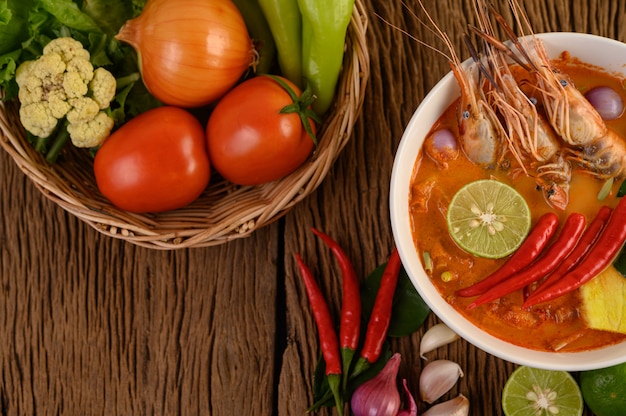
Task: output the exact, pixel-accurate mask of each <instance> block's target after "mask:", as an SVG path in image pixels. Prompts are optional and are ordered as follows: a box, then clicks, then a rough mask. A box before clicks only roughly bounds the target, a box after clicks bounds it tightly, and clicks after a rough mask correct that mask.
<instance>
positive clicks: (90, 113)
mask: <svg viewBox="0 0 626 416" xmlns="http://www.w3.org/2000/svg"><path fill="white" fill-rule="evenodd" d="M70 104H71V105H72V109H71V110H70V111H68V112H67V121H69V123H70V124H81V123H85V122H87V121H89V120H93V118H94V117H95V116H96V114H98V113H99V112H100V106H98V103H97V102H96V101H95V100H93V99H91V98H89V97H81V98H74V99H71V100H70Z"/></svg>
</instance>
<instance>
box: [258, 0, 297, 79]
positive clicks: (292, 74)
mask: <svg viewBox="0 0 626 416" xmlns="http://www.w3.org/2000/svg"><path fill="white" fill-rule="evenodd" d="M258 2H259V5H260V6H261V10H263V14H264V15H265V19H266V20H267V23H268V24H269V27H270V30H271V32H272V35H273V36H274V42H275V43H276V51H277V54H278V66H279V67H280V70H281V72H282V75H283V76H284V77H285V78H287V79H288V80H289V81H291V82H293V83H294V84H296V85H297V86H298V87H299V88H302V86H303V85H302V16H301V15H300V10H299V9H298V3H296V1H295V0H258Z"/></svg>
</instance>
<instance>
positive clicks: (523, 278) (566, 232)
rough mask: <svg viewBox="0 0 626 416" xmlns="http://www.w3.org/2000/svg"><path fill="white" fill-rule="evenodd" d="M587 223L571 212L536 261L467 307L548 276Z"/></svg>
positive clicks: (482, 302)
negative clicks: (553, 239) (554, 239)
mask: <svg viewBox="0 0 626 416" xmlns="http://www.w3.org/2000/svg"><path fill="white" fill-rule="evenodd" d="M585 225H586V219H585V216H584V215H582V214H578V213H573V214H570V215H569V216H568V217H567V220H566V221H565V224H564V225H563V229H562V230H561V233H560V234H559V237H558V238H557V240H556V241H555V242H554V243H553V244H552V245H551V246H550V247H549V248H548V250H547V251H546V252H545V253H544V254H543V255H542V256H541V257H540V258H539V259H538V260H537V261H536V262H535V263H533V264H531V265H530V266H528V267H526V268H524V269H523V270H521V271H520V272H518V273H515V274H513V275H511V276H510V277H508V278H507V279H506V280H504V281H502V282H500V283H498V284H497V285H495V286H493V287H492V288H491V289H489V290H487V291H486V292H485V293H483V294H482V295H480V296H479V297H478V299H476V300H475V301H474V302H472V303H471V304H469V305H468V307H467V308H468V309H473V308H475V307H476V306H480V305H482V304H484V303H487V302H490V301H492V300H495V299H498V298H501V297H503V296H505V295H508V294H509V293H513V292H515V291H516V290H519V289H522V288H523V287H524V286H527V285H529V284H530V283H533V282H536V281H537V280H539V279H541V278H542V277H544V276H547V275H548V274H549V273H551V272H552V271H554V270H555V269H556V268H557V267H558V266H559V264H560V263H561V262H562V261H563V260H564V259H565V258H566V257H567V256H568V255H569V254H570V253H571V252H572V250H573V249H574V247H576V245H577V244H578V241H579V240H580V237H581V236H582V234H583V231H584V229H585Z"/></svg>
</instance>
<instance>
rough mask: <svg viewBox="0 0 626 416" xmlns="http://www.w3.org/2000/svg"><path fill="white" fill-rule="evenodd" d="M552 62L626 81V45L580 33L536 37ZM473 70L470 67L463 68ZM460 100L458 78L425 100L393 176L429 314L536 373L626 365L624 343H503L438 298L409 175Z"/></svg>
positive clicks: (399, 218) (403, 244)
mask: <svg viewBox="0 0 626 416" xmlns="http://www.w3.org/2000/svg"><path fill="white" fill-rule="evenodd" d="M537 36H539V37H541V39H542V40H543V42H544V44H545V47H546V50H547V51H548V53H549V54H550V56H551V57H557V56H558V55H559V54H560V53H561V52H562V51H564V50H567V51H569V52H570V54H571V55H572V56H573V57H576V58H579V59H580V60H581V61H583V62H587V63H592V64H594V65H596V66H598V67H602V68H605V69H606V71H607V72H610V73H619V74H623V76H624V77H626V44H624V43H621V42H618V41H615V40H612V39H607V38H603V37H598V36H593V35H587V34H581V33H547V34H541V35H537ZM464 64H465V65H468V64H469V61H466V62H465V63H464ZM458 96H459V88H458V85H457V82H456V80H455V78H454V77H453V76H452V74H451V73H448V74H447V75H446V76H445V77H444V78H443V79H442V80H441V81H440V82H439V83H438V84H437V85H435V87H434V88H433V89H432V90H431V91H430V93H429V94H428V95H427V96H426V97H425V98H424V100H423V101H422V103H421V104H420V106H419V107H418V108H417V110H416V111H415V113H414V114H413V117H412V118H411V120H410V122H409V124H408V125H407V128H406V130H405V132H404V134H403V136H402V140H401V142H400V146H399V148H398V150H397V153H396V157H395V161H394V166H393V172H392V176H391V189H390V210H391V224H392V228H393V235H394V239H395V243H396V245H397V247H398V251H399V253H400V257H401V258H402V262H403V265H404V267H405V268H406V270H407V273H408V275H409V276H410V278H411V280H412V282H413V284H414V285H415V287H416V288H417V290H418V292H419V293H420V295H421V296H422V298H423V299H424V300H425V301H426V302H427V303H428V305H429V306H430V308H431V310H432V311H433V312H434V313H435V314H436V315H437V316H438V317H439V318H440V319H441V320H442V321H444V322H445V323H446V324H447V325H448V326H449V327H450V328H452V329H453V330H454V331H455V332H456V333H457V334H459V335H460V336H461V337H462V338H464V339H465V340H467V341H468V342H470V343H472V344H473V345H475V346H476V347H478V348H480V349H482V350H484V351H486V352H488V353H490V354H492V355H494V356H497V357H500V358H502V359H504V360H507V361H511V362H514V363H517V364H522V365H528V366H532V367H536V368H545V369H553V370H566V371H583V370H590V369H595V368H602V367H607V366H611V365H614V364H618V363H621V362H624V361H626V342H622V343H620V344H617V345H612V346H609V347H606V348H602V349H597V350H591V351H583V352H573V353H562V352H542V351H536V350H531V349H528V348H523V347H520V346H516V345H513V344H510V343H508V342H505V341H502V340H501V339H498V338H496V337H494V336H492V335H490V334H488V333H486V332H485V331H483V330H481V329H480V328H479V327H477V326H475V325H474V324H472V323H471V322H470V321H468V320H467V319H466V318H465V317H463V316H462V315H461V314H460V313H458V312H457V311H456V310H455V309H454V308H453V307H452V306H451V305H449V304H448V303H447V302H446V301H445V300H444V299H443V298H442V297H441V296H440V295H439V292H438V291H437V289H436V288H435V286H434V285H433V284H432V283H431V282H430V279H429V277H428V276H427V275H426V273H425V271H424V269H423V267H422V263H421V262H420V259H419V256H418V253H417V251H416V249H415V244H414V242H413V236H412V234H411V222H410V217H409V200H408V198H409V187H410V181H411V175H412V172H413V168H414V164H415V161H416V158H417V156H418V153H419V152H420V149H421V147H422V143H423V141H424V138H425V136H426V135H427V134H428V132H429V130H430V129H431V127H432V126H433V124H434V123H435V122H436V121H437V119H438V118H439V116H440V115H441V114H442V113H443V111H444V110H445V109H446V108H447V107H448V106H449V105H450V104H451V103H452V102H453V100H454V99H455V98H457V97H458Z"/></svg>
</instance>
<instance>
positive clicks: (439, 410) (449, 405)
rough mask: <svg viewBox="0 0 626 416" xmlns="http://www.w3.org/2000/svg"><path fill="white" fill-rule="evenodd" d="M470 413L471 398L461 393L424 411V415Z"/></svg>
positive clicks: (443, 415)
mask: <svg viewBox="0 0 626 416" xmlns="http://www.w3.org/2000/svg"><path fill="white" fill-rule="evenodd" d="M467 415H469V400H468V399H467V397H465V396H463V395H462V394H459V395H458V396H457V397H455V398H454V399H451V400H448V401H447V402H443V403H439V404H436V405H434V406H433V407H431V408H430V409H428V410H427V411H425V412H424V413H422V416H467Z"/></svg>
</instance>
